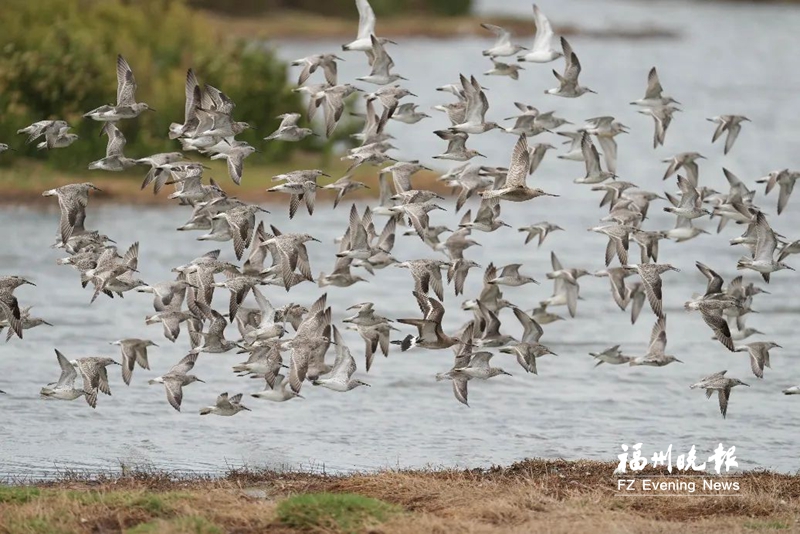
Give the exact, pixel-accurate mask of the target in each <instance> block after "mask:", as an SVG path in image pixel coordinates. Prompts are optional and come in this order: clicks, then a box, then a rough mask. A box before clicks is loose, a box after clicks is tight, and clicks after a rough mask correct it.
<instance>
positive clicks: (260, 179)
mask: <svg viewBox="0 0 800 534" xmlns="http://www.w3.org/2000/svg"><path fill="white" fill-rule="evenodd" d="M202 162H203V164H204V165H206V166H208V167H209V169H208V170H206V171H205V172H204V176H206V177H210V178H214V179H215V180H216V181H217V182H218V183H219V184H220V186H221V187H222V188H223V189H224V190H225V191H226V192H227V193H228V195H230V196H233V197H236V198H239V199H241V200H245V201H247V202H254V203H261V204H267V203H287V202H288V200H289V196H288V195H284V194H280V193H267V192H266V189H267V188H269V187H272V186H274V185H277V183H273V182H272V177H273V176H275V175H277V174H282V173H285V172H288V171H290V170H294V169H312V168H319V169H322V170H324V171H325V172H327V173H328V174H330V175H331V177H330V178H326V177H324V176H323V177H321V178H320V180H319V184H320V185H325V184H328V183H331V182H333V181H335V180H337V179H338V178H341V177H342V176H344V174H345V172H346V171H347V168H348V166H349V163H350V162H348V161H340V160H339V159H338V156H332V157H330V158H322V157H320V155H319V154H304V153H297V154H296V155H293V156H292V158H291V160H290V161H284V162H280V163H271V164H250V162H245V166H244V178H243V179H242V184H241V185H240V186H237V185H236V184H234V183H233V182H232V181H231V179H230V177H229V176H228V170H227V167H226V166H225V163H224V162H221V161H210V160H207V159H203V160H202ZM147 169H148V167H146V166H140V167H135V168H134V169H131V170H129V171H127V172H121V173H111V172H103V171H86V172H85V173H64V172H60V171H58V170H56V169H53V168H51V167H49V166H47V165H46V164H44V163H42V162H39V161H35V160H18V161H15V163H14V165H13V166H12V167H8V168H0V204H39V203H48V204H50V203H52V199H50V198H46V197H42V192H43V191H46V190H48V189H53V188H55V187H59V186H62V185H65V184H68V183H76V182H92V183H93V184H94V185H96V186H97V187H99V188H100V189H102V192H99V193H92V199H93V200H92V202H95V201H108V202H120V203H125V204H140V205H166V204H171V203H174V202H175V201H172V200H168V199H167V195H169V194H170V193H171V192H172V191H173V190H174V189H173V187H172V186H171V185H168V186H165V187H164V188H163V189H162V190H161V192H160V193H159V194H158V195H154V194H153V187H152V185H151V186H150V187H149V188H148V189H146V190H142V189H141V184H142V180H143V179H144V176H145V174H146V173H147ZM437 177H438V174H435V173H432V172H428V171H421V172H419V173H418V174H416V175H414V177H413V178H412V180H413V183H414V186H415V187H420V188H425V189H429V190H431V191H436V192H438V193H440V194H448V193H449V192H450V190H449V188H447V187H444V184H442V182H438V181H436V178H437ZM353 179H354V180H358V181H361V182H364V183H365V184H367V186H368V187H369V189H360V190H358V191H354V192H352V193H350V194H348V195H347V196H346V197H345V199H344V200H343V201H342V202H344V203H347V201H348V200H354V199H359V198H377V197H378V168H377V167H373V166H370V165H364V166H361V167H359V168H357V169H355V171H354V172H353ZM205 183H207V181H206V182H205ZM334 198H336V191H322V190H320V191H317V203H320V204H321V203H326V202H332V201H333V199H334ZM340 209H341V208H340Z"/></svg>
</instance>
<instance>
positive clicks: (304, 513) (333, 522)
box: [276, 493, 401, 533]
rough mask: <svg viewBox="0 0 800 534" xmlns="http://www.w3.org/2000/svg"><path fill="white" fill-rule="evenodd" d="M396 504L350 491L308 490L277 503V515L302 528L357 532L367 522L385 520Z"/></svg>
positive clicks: (390, 514) (391, 513)
mask: <svg viewBox="0 0 800 534" xmlns="http://www.w3.org/2000/svg"><path fill="white" fill-rule="evenodd" d="M400 511H401V510H400V508H399V507H397V506H395V505H392V504H389V503H387V502H384V501H380V500H378V499H372V498H369V497H363V496H361V495H356V494H353V493H309V494H306V495H296V496H294V497H290V498H288V499H286V500H284V501H281V502H280V503H278V507H277V510H276V512H277V515H278V519H279V520H280V522H281V523H283V524H284V525H286V526H289V527H292V528H297V529H302V530H326V531H327V530H334V531H338V532H348V533H349V532H360V531H362V530H363V527H364V526H365V525H367V524H376V523H382V522H384V521H386V520H387V519H388V518H389V517H390V516H392V515H394V514H397V513H399V512H400Z"/></svg>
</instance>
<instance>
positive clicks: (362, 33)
mask: <svg viewBox="0 0 800 534" xmlns="http://www.w3.org/2000/svg"><path fill="white" fill-rule="evenodd" d="M356 8H357V9H358V40H361V39H369V37H370V35H372V34H374V33H375V12H374V11H372V6H370V5H369V2H368V1H367V0H356Z"/></svg>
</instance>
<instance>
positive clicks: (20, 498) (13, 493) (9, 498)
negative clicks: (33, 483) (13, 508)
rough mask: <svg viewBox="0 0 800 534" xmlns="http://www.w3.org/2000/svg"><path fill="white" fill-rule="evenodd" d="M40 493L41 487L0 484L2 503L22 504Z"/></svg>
mask: <svg viewBox="0 0 800 534" xmlns="http://www.w3.org/2000/svg"><path fill="white" fill-rule="evenodd" d="M40 494H41V492H40V491H39V488H30V487H23V486H19V487H15V486H0V503H12V504H22V503H26V502H28V501H30V500H32V499H33V498H35V497H39V495H40Z"/></svg>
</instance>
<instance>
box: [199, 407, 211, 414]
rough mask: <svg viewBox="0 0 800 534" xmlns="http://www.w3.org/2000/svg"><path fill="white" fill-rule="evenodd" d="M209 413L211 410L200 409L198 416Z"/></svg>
mask: <svg viewBox="0 0 800 534" xmlns="http://www.w3.org/2000/svg"><path fill="white" fill-rule="evenodd" d="M210 413H211V408H201V409H200V415H208V414H210Z"/></svg>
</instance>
